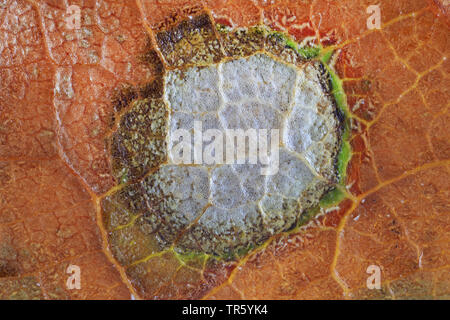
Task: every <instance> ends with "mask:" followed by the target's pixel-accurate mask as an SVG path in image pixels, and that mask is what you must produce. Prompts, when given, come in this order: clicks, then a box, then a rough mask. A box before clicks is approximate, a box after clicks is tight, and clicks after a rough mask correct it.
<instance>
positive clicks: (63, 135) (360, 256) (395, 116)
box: [0, 0, 450, 299]
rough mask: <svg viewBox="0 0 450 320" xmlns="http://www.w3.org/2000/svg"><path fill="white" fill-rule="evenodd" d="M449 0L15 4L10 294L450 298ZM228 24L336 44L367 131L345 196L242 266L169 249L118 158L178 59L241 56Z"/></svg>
mask: <svg viewBox="0 0 450 320" xmlns="http://www.w3.org/2000/svg"><path fill="white" fill-rule="evenodd" d="M447 2H448V1H440V0H397V1H390V0H382V1H371V0H344V1H333V0H302V1H300V0H296V1H293V0H292V1H291V0H284V1H283V0H279V1H278V0H273V1H270V0H245V1H244V0H202V1H187V0H164V1H162V0H133V1H131V0H89V1H75V0H73V1H72V0H68V1H59V0H6V1H0V299H242V298H243V299H407V298H408V299H409V298H419V299H421V298H431V299H449V298H450V277H449V274H450V246H449V244H450V218H449V217H450V202H449V198H450V142H449V141H450V130H449V127H448V123H449V122H450V118H449V115H448V102H449V100H450V93H449V90H448V88H449V87H450V80H449V74H450V64H449V63H450V62H449V61H450V60H449V59H448V55H449V53H450V36H449V35H450V32H449V25H450V21H449V16H448V14H449V5H448V4H447ZM71 5H75V6H76V7H77V8H78V9H79V14H80V19H79V26H73V25H72V24H73V22H76V19H75V20H73V19H72V18H73V14H76V11H71V10H70V8H72V9H73V7H70V6H71ZM372 5H378V9H379V13H380V26H379V27H380V28H376V27H375V28H373V26H372V25H371V24H373V22H374V21H375V20H376V19H375V18H374V17H373V16H372V15H374V14H376V11H373V10H368V8H369V7H371V6H372ZM371 8H372V9H373V7H371ZM374 19H375V20H374ZM183 20H184V21H190V23H191V24H193V25H196V26H197V27H198V30H200V32H199V34H194V33H191V34H190V37H184V38H183V37H182V36H180V34H179V33H177V32H175V31H174V32H173V33H172V34H169V33H164V30H167V29H169V28H172V26H173V25H176V24H177V23H179V21H183ZM68 21H69V22H68ZM211 21H212V22H214V23H217V24H220V25H221V26H227V27H229V28H231V30H234V29H233V28H239V27H252V26H255V25H265V26H266V27H268V28H270V29H271V30H277V31H280V32H282V33H283V34H286V35H289V36H290V37H291V38H292V39H293V40H294V41H295V42H296V43H299V44H301V43H308V45H313V46H316V47H320V48H321V52H323V53H324V54H326V53H331V52H333V55H332V56H331V60H329V61H328V65H329V67H330V68H331V69H332V70H333V71H334V73H336V75H337V76H338V77H339V79H340V80H341V81H342V88H343V90H344V92H345V97H344V98H343V99H344V101H343V103H344V104H346V105H347V106H348V118H349V119H348V121H349V126H350V131H351V132H350V137H349V144H350V146H351V159H350V162H349V164H348V167H347V170H346V171H347V175H346V181H344V190H343V195H344V196H343V198H344V199H343V200H342V201H341V202H339V203H338V204H336V205H333V206H330V207H327V208H326V209H325V210H324V212H323V214H321V215H318V216H317V217H316V218H314V219H313V220H311V222H310V223H308V224H307V225H305V226H302V227H301V228H297V229H295V230H294V231H290V232H285V233H281V234H278V235H275V236H273V237H271V238H270V239H268V240H267V241H265V242H264V243H263V244H262V245H259V246H258V247H257V248H255V249H254V250H251V251H249V252H245V254H243V255H242V256H240V257H239V258H238V259H221V258H215V257H212V256H210V255H200V256H197V255H190V256H187V255H183V254H180V252H178V251H177V250H174V249H173V248H169V249H165V250H158V249H157V241H156V240H155V238H154V236H149V235H148V234H147V233H146V230H144V229H145V228H144V227H142V225H143V224H142V223H141V220H140V219H141V217H140V216H139V215H137V214H136V215H133V212H131V211H130V210H128V211H127V210H125V209H124V207H123V206H122V202H123V201H125V200H130V199H131V200H133V195H135V194H134V193H133V192H128V193H127V192H125V191H126V190H128V189H126V188H125V187H124V185H126V184H127V182H126V181H123V180H122V179H123V178H122V177H121V175H120V172H119V171H118V169H117V168H118V167H117V163H115V162H114V159H112V158H113V157H111V148H112V147H111V146H113V147H114V143H117V144H120V143H122V140H124V139H128V138H123V137H128V136H127V135H128V132H127V131H125V132H123V135H122V136H120V135H119V134H118V133H117V132H120V131H119V130H118V128H119V127H120V126H121V125H122V124H123V123H131V124H135V123H136V122H133V121H134V120H135V119H134V118H133V117H134V116H129V118H127V117H126V116H124V114H125V113H126V112H128V111H129V110H130V108H129V105H130V103H131V102H132V101H134V100H136V99H147V100H149V99H150V100H151V99H153V98H154V97H155V96H158V95H159V94H160V90H161V74H162V73H163V72H164V70H166V69H170V68H171V67H174V66H177V65H178V64H187V63H191V62H192V61H195V62H198V60H201V59H202V58H201V55H202V54H203V53H205V52H206V53H207V54H210V55H211V56H214V59H211V60H207V61H206V60H205V61H206V62H205V63H206V64H211V63H213V62H215V59H221V58H222V55H223V54H225V51H222V50H223V48H221V47H220V43H219V41H218V40H217V39H216V37H217V36H218V35H217V33H218V31H217V30H216V28H215V27H214V25H213V24H212V22H211ZM185 25H187V26H189V23H186V22H185ZM189 28H190V27H186V30H191V29H192V30H193V27H192V28H191V29H189ZM173 30H175V29H173ZM167 34H169V35H167ZM163 36H166V37H171V41H172V40H173V39H175V38H176V39H178V40H177V41H179V40H180V39H181V40H182V41H179V42H177V44H176V46H177V48H175V45H174V44H173V43H175V42H176V41H175V42H173V41H172V42H173V43H172V42H170V41H168V40H167V39H165V38H164V37H163ZM177 37H179V38H177ZM199 38H201V39H200V40H202V41H203V43H202V42H199ZM244 38H245V37H244ZM245 39H247V38H245ZM252 41H253V40H252ZM255 41H256V40H255ZM256 42H257V41H256ZM205 44H206V46H205ZM171 45H173V47H170V46H171ZM174 50H178V51H179V52H184V56H182V58H183V59H184V60H183V59H181V60H180V59H179V57H178V56H176V55H174V54H173V53H174ZM208 50H209V51H208ZM201 61H202V60H201ZM165 112H166V111H165V110H164V108H163V107H162V106H161V104H160V103H159V100H158V101H157V100H155V101H154V102H153V103H152V104H143V105H138V104H137V105H136V111H135V117H136V119H141V118H138V117H142V119H144V120H143V121H149V125H148V126H146V127H145V128H144V129H145V130H147V131H145V132H146V134H147V133H148V132H150V131H151V130H153V129H154V128H153V127H152V126H151V121H155V119H159V118H158V117H160V118H163V116H164V114H165ZM149 114H151V116H148V117H147V118H146V117H145V115H149ZM149 119H150V120H149ZM127 121H128V122H127ZM144 129H143V130H144ZM159 129H161V128H159ZM161 131H162V130H161ZM155 132H156V134H154V132H150V133H149V134H154V135H155V140H157V141H159V140H161V141H162V140H163V138H161V137H160V135H161V133H160V132H159V131H157V130H156V131H155ZM121 134H122V133H121ZM120 139H122V140H120ZM117 141H118V142H117ZM150 156H152V155H150ZM163 156H164V155H163ZM163 156H162V157H163ZM129 158H131V157H129ZM152 159H153V158H152ZM153 160H154V161H155V162H158V161H162V160H161V158H157V157H156V156H155V158H154V159H153ZM133 161H136V163H138V164H140V162H139V161H140V159H139V158H137V157H136V158H133ZM120 165H122V164H120ZM126 165H127V166H128V165H129V163H127V164H126ZM149 167H151V166H149ZM119 168H122V167H119ZM130 168H131V165H130ZM141 169H142V168H141V167H139V166H134V167H132V169H130V177H134V176H136V177H137V176H140V175H142V174H143V172H142V171H140V170H141ZM144 169H146V170H147V169H148V168H144ZM118 172H119V173H118ZM124 190H125V191H124ZM122 191H123V192H122ZM131 191H133V190H131ZM124 199H125V200H124ZM131 200H130V201H131ZM108 210H109V211H108ZM105 212H106V213H110V212H116V215H115V216H112V215H111V216H107V215H106V214H105ZM105 217H107V218H105ZM111 217H112V218H111ZM180 236H181V234H180ZM74 267H75V269H76V270H79V271H80V273H79V276H80V277H79V280H80V281H79V283H78V284H79V285H80V286H79V288H73V282H71V279H73V276H74V274H73V270H74ZM374 268H375V269H377V270H379V275H380V287H379V288H373V287H371V286H370V284H371V280H370V279H372V278H371V276H373V272H372V270H374ZM71 270H72V271H71ZM75 282H76V281H75Z"/></svg>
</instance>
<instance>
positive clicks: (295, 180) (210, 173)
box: [105, 33, 341, 256]
mask: <svg viewBox="0 0 450 320" xmlns="http://www.w3.org/2000/svg"><path fill="white" fill-rule="evenodd" d="M257 34H258V35H259V33H257ZM268 52H271V51H270V50H269V51H268ZM289 61H290V60H289ZM328 81H329V79H328V74H327V73H326V72H324V69H323V66H322V65H321V63H320V62H317V61H310V62H304V63H302V64H295V65H294V64H291V63H288V62H285V61H284V60H282V59H280V58H278V57H275V56H273V55H272V54H271V53H264V52H262V51H256V52H255V53H253V54H248V55H246V56H239V55H236V56H233V57H232V58H229V59H222V60H220V61H218V62H215V63H209V64H208V65H202V66H198V65H197V66H196V65H192V66H185V67H184V68H176V69H171V70H167V72H166V73H165V75H164V77H163V87H164V90H163V95H162V97H159V98H157V99H156V98H155V99H144V100H137V101H134V102H132V103H131V107H130V109H129V110H128V112H126V113H125V115H124V116H123V118H122V121H121V124H120V126H119V130H118V132H117V133H116V135H115V136H114V139H113V146H116V149H115V150H116V152H118V153H120V152H121V150H124V151H123V152H124V154H118V155H117V159H119V160H120V161H118V162H117V172H119V174H118V175H119V176H120V175H122V174H123V173H122V171H123V172H125V173H126V174H127V175H128V176H129V177H130V180H129V181H131V182H132V183H130V184H129V185H127V186H125V187H124V188H123V189H122V191H121V192H120V194H131V195H132V197H131V198H130V199H127V197H119V196H118V195H119V193H117V194H113V195H111V196H110V197H108V198H107V199H106V200H105V201H106V202H105V203H107V205H108V208H109V207H110V208H112V209H111V210H112V211H111V212H110V213H109V219H110V222H111V223H114V221H115V220H114V219H116V218H118V217H119V216H120V215H121V214H122V212H124V211H123V209H122V208H128V207H131V206H133V208H132V210H131V209H130V210H128V211H130V212H131V213H127V215H130V217H128V216H127V219H125V218H123V219H124V220H126V221H124V224H125V225H132V224H133V219H135V221H138V222H139V226H140V229H141V230H145V232H144V233H145V234H149V235H150V234H151V235H152V237H154V238H155V239H156V240H155V241H156V242H158V245H159V247H160V249H163V248H168V247H171V246H175V247H176V249H177V250H179V251H182V252H186V251H195V252H203V253H208V254H214V255H220V256H230V255H233V254H234V253H235V252H239V251H240V250H245V249H248V248H250V247H254V246H257V245H259V244H261V243H262V242H263V241H264V240H266V239H268V238H269V237H271V236H272V235H274V234H277V233H280V232H283V231H286V230H288V229H290V228H292V227H293V226H295V225H296V223H297V222H298V221H299V218H300V216H301V214H302V213H303V212H305V211H306V210H308V209H310V208H311V207H313V206H315V205H317V203H318V202H319V200H320V199H321V197H322V196H323V195H324V194H325V193H326V192H327V191H328V190H330V189H331V188H332V187H333V186H334V185H335V184H336V183H337V182H338V181H339V174H338V171H337V168H336V161H337V155H338V151H339V148H340V144H341V120H340V118H339V116H338V112H339V111H338V110H337V106H336V104H335V102H334V99H333V97H332V95H331V93H330V88H329V86H327V85H326V84H327V82H328ZM324 84H325V85H324ZM141 120H142V121H141ZM157 121H158V123H157ZM196 122H197V123H201V126H202V131H203V133H204V132H205V131H206V130H208V129H215V130H217V131H218V132H222V133H224V135H225V130H227V129H242V130H243V132H245V131H246V130H249V129H255V130H261V129H266V130H267V135H269V140H268V146H269V147H270V145H271V143H272V140H271V139H273V137H270V132H271V130H272V129H276V130H279V137H278V140H277V143H278V147H277V148H276V150H272V151H270V153H268V161H269V162H268V163H262V162H261V161H258V162H257V163H250V162H249V160H248V158H246V159H244V160H245V161H243V163H236V161H235V162H233V163H226V160H227V159H225V155H226V154H225V153H226V152H225V147H226V142H227V141H226V140H225V138H224V136H222V137H221V138H222V141H221V143H222V145H223V151H224V152H223V155H222V158H221V159H220V160H221V161H219V163H217V162H212V163H211V162H206V161H201V162H198V161H196V159H195V157H194V152H190V153H189V155H188V158H189V161H188V162H187V163H186V162H185V163H179V161H177V160H176V154H175V153H173V152H172V151H173V149H174V147H175V146H176V145H178V144H179V142H180V139H179V137H178V136H177V135H176V133H177V132H179V130H180V129H184V130H186V132H188V133H190V137H189V141H188V143H189V144H190V145H191V146H192V147H193V146H194V145H195V143H194V127H195V123H196ZM216 138H217V137H216ZM153 141H156V142H158V143H159V144H158V146H159V149H158V150H157V152H155V151H154V150H153V149H152V148H151V146H152V145H153V144H152V142H153ZM211 142H212V141H206V142H205V143H203V144H202V145H201V150H200V151H201V154H202V155H203V154H204V153H205V152H207V151H208V150H209V151H211V148H210V149H208V144H209V143H211ZM219 142H220V141H219ZM246 142H248V141H246ZM114 143H115V145H114ZM250 149H251V147H250V146H249V145H248V144H246V145H245V151H246V155H247V156H248V154H247V153H248V151H249V150H250ZM255 150H256V153H258V152H259V151H260V145H259V144H258V146H257V147H256V149H255ZM191 151H193V150H191ZM215 152H218V150H214V153H215ZM125 153H126V154H125ZM154 155H161V156H160V157H158V158H155V159H153V158H154ZM178 155H179V154H178ZM113 156H114V155H113ZM152 157H153V158H152ZM148 159H150V160H148ZM152 159H153V160H152ZM202 160H204V159H202ZM259 160H261V159H259ZM146 161H147V162H146ZM144 162H146V163H144ZM271 166H272V167H275V166H276V170H275V171H274V172H273V174H268V175H264V174H262V172H263V169H265V168H267V167H271ZM120 170H121V171H120ZM136 204H138V206H137V205H136ZM117 208H120V210H119V209H117ZM114 210H116V211H117V210H119V211H120V212H119V211H117V213H116V212H115V211H114ZM125 211H126V210H125ZM112 232H115V231H114V230H113V231H112ZM139 232H140V231H139Z"/></svg>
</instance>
